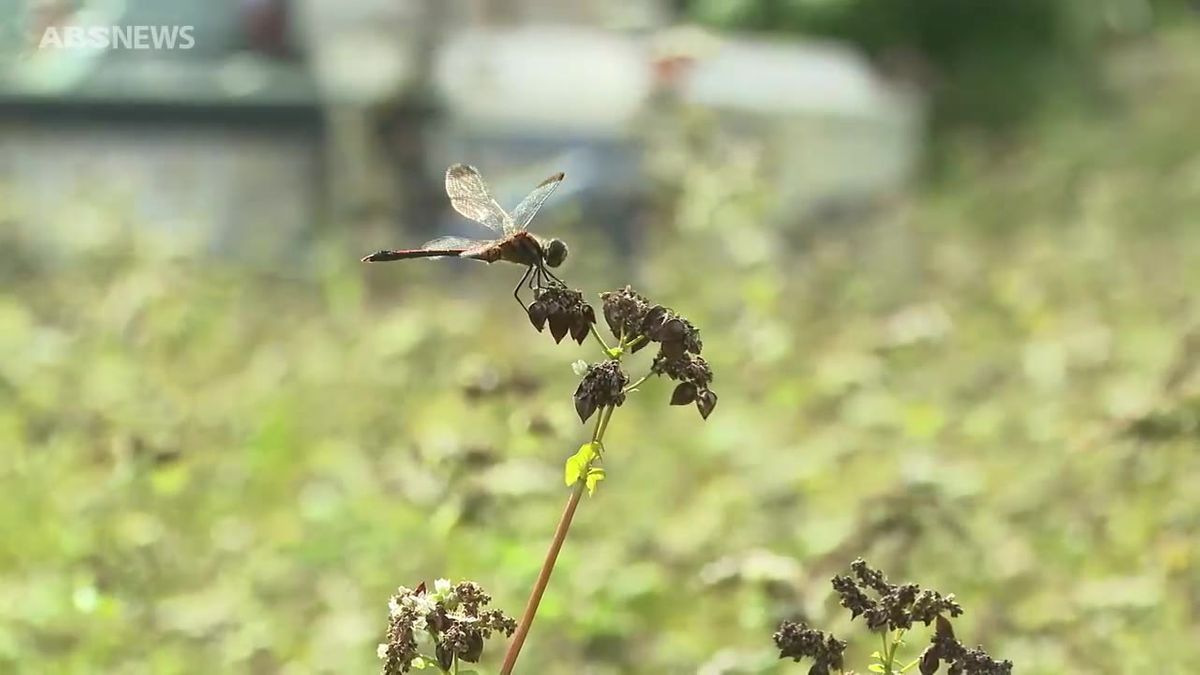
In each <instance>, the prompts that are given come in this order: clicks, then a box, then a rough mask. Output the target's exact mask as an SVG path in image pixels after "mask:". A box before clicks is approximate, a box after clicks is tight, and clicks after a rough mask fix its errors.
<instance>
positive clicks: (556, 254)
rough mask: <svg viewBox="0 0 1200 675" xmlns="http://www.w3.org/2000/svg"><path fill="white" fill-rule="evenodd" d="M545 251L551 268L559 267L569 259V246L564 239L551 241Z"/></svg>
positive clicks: (547, 243)
mask: <svg viewBox="0 0 1200 675" xmlns="http://www.w3.org/2000/svg"><path fill="white" fill-rule="evenodd" d="M544 249H545V260H546V264H547V265H549V266H550V267H558V266H559V265H561V264H563V261H564V260H566V259H567V245H566V244H564V243H563V240H562V239H551V240H550V241H548V242H546V246H545V247H544Z"/></svg>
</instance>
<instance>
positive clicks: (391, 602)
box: [388, 596, 403, 618]
mask: <svg viewBox="0 0 1200 675" xmlns="http://www.w3.org/2000/svg"><path fill="white" fill-rule="evenodd" d="M402 609H403V608H402V607H401V606H400V603H398V602H396V598H395V596H392V597H391V598H390V599H388V616H390V617H392V618H396V617H397V616H399V615H400V611H401V610H402Z"/></svg>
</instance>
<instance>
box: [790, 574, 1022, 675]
mask: <svg viewBox="0 0 1200 675" xmlns="http://www.w3.org/2000/svg"><path fill="white" fill-rule="evenodd" d="M850 571H851V573H852V575H839V576H836V577H834V578H833V580H832V584H833V590H834V592H836V593H837V595H838V598H839V600H840V602H841V605H842V607H845V608H846V609H847V610H849V611H850V618H851V619H857V618H858V617H860V616H861V617H862V618H863V621H864V622H865V623H866V624H867V629H868V630H870V631H872V632H875V633H878V634H879V637H880V641H881V646H882V649H881V650H880V651H876V652H874V653H873V654H871V658H872V659H874V662H873V663H871V664H870V665H869V666H868V667H867V669H868V670H869V671H870V672H872V673H881V674H882V675H897V674H898V673H907V672H909V671H910V670H912V669H913V668H916V669H917V670H918V672H920V673H921V675H933V674H934V673H937V672H938V670H939V668H940V667H941V666H942V665H945V666H946V671H945V672H946V673H948V675H1010V673H1012V662H1011V661H996V660H995V659H993V658H992V657H990V656H988V654H987V652H985V651H983V648H982V647H976V648H975V649H968V648H967V647H965V646H964V645H963V644H962V643H961V642H959V641H958V639H957V638H956V637H954V627H953V626H952V625H951V623H950V619H952V618H955V617H958V616H960V615H962V613H963V609H962V607H961V606H960V605H959V604H958V603H957V602H955V600H954V595H952V594H951V595H945V596H943V595H942V594H941V593H938V592H937V591H935V590H932V589H925V590H922V589H921V587H920V586H918V585H917V584H912V583H909V584H900V585H896V584H892V583H890V582H888V580H887V577H885V576H884V575H883V572H880V571H879V570H876V569H874V568H872V567H871V566H869V565H868V564H867V563H866V562H865V561H863V559H862V558H859V559H858V560H855V561H854V562H853V563H851V564H850ZM918 623H920V624H923V625H925V626H929V625H930V624H933V626H934V629H933V634H932V635H931V636H930V639H929V644H928V646H926V647H925V651H923V652H921V654H920V655H919V656H917V657H916V658H914V659H912V660H911V661H909V662H908V663H905V664H903V665H901V659H900V658H899V651H900V648H901V647H903V646H905V644H906V643H905V640H904V637H905V634H906V633H908V631H909V630H910V629H912V627H913V625H914V624H918ZM775 646H776V647H778V648H779V658H781V659H789V658H790V659H792V660H794V661H801V660H803V659H811V660H812V662H813V665H812V666H811V667H810V668H809V671H808V672H809V675H829V674H830V673H833V672H837V673H844V672H846V671H844V670H843V668H844V667H845V666H844V665H843V658H842V653H843V652H844V651H845V650H846V643H845V642H842V641H841V640H838V639H837V638H835V637H833V636H832V635H827V634H825V633H822V632H821V631H819V630H816V629H814V628H810V627H808V626H806V625H805V624H803V623H800V622H792V621H785V622H783V623H782V624H780V626H779V630H777V631H775Z"/></svg>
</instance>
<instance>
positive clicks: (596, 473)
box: [587, 467, 607, 497]
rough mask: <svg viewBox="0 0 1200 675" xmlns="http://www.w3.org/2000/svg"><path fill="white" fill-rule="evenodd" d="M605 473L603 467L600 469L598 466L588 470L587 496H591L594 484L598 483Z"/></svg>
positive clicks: (593, 491) (594, 487)
mask: <svg viewBox="0 0 1200 675" xmlns="http://www.w3.org/2000/svg"><path fill="white" fill-rule="evenodd" d="M606 475H607V473H606V472H605V471H604V469H601V468H600V467H593V468H591V469H589V470H588V473H587V491H588V496H589V497H591V496H592V495H593V494H594V493H595V492H596V486H597V485H599V484H600V481H602V480H604V477H605V476H606Z"/></svg>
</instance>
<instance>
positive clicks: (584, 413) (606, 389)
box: [575, 360, 629, 422]
mask: <svg viewBox="0 0 1200 675" xmlns="http://www.w3.org/2000/svg"><path fill="white" fill-rule="evenodd" d="M627 384H629V376H628V375H626V374H625V371H623V370H621V363H620V362H619V361H615V360H609V361H601V362H600V363H595V364H592V365H591V366H589V367H588V370H587V373H585V374H584V376H583V379H582V380H581V381H580V382H579V387H578V388H577V389H576V390H575V412H577V413H579V419H580V420H581V421H583V422H586V421H588V418H589V417H591V416H592V414H593V413H595V412H596V410H597V409H600V408H604V407H607V406H610V405H611V406H619V405H621V404H622V403H624V402H625V385H627Z"/></svg>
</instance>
